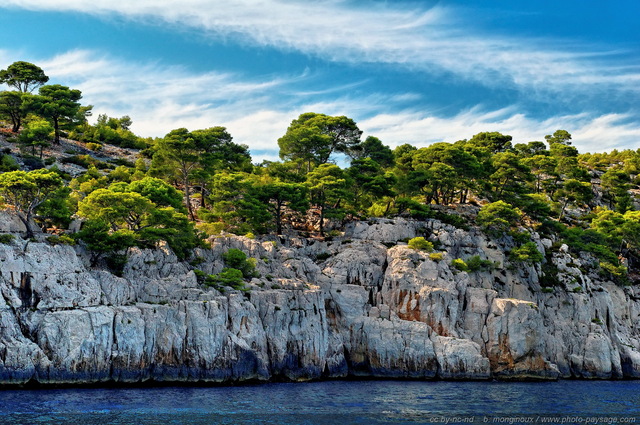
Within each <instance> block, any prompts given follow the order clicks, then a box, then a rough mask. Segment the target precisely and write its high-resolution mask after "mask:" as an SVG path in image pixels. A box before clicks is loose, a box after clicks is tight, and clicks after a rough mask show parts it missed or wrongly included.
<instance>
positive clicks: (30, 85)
mask: <svg viewBox="0 0 640 425" xmlns="http://www.w3.org/2000/svg"><path fill="white" fill-rule="evenodd" d="M47 81H49V77H47V76H46V75H45V73H44V71H43V70H42V68H40V67H39V66H37V65H34V64H32V63H29V62H24V61H18V62H14V63H12V64H11V65H9V66H8V67H7V69H3V70H1V71H0V83H2V84H7V85H8V86H10V87H14V88H16V89H17V90H18V91H20V92H22V93H30V92H32V91H33V90H34V89H35V88H37V87H39V86H41V85H43V84H44V83H46V82H47Z"/></svg>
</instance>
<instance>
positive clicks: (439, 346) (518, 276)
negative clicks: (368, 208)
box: [0, 219, 640, 384]
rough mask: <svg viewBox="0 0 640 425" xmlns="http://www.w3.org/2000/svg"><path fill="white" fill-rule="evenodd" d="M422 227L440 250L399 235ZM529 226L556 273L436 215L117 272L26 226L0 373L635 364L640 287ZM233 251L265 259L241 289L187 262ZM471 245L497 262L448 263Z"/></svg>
mask: <svg viewBox="0 0 640 425" xmlns="http://www.w3.org/2000/svg"><path fill="white" fill-rule="evenodd" d="M5 227H6V229H5V231H12V230H13V228H11V227H10V226H8V225H7V226H5ZM415 236H424V237H426V238H428V239H430V240H431V241H434V242H435V243H436V247H437V251H438V252H441V253H442V258H441V259H439V258H438V256H437V255H435V256H433V255H430V254H429V253H426V252H421V251H416V250H413V249H410V248H409V247H408V246H407V245H406V244H405V243H403V242H400V241H401V240H404V239H406V238H410V237H415ZM533 237H534V240H535V241H536V243H537V244H538V247H539V249H540V250H541V251H545V252H546V253H548V254H549V255H548V256H547V258H548V259H549V261H553V264H554V265H555V266H556V267H557V269H558V276H557V280H558V282H560V286H556V287H554V288H552V289H546V290H542V288H541V284H540V282H541V278H542V276H543V271H542V268H541V265H540V264H534V265H532V264H524V263H511V262H510V261H509V259H508V257H507V255H506V252H507V250H508V249H509V248H510V246H509V244H510V241H509V240H508V238H507V239H504V240H501V241H495V240H491V239H488V238H487V236H485V235H483V234H482V233H481V232H480V231H479V230H477V229H471V230H469V231H464V230H460V229H456V228H454V227H452V226H450V225H446V224H443V223H441V222H439V221H437V220H429V221H425V222H419V221H406V220H402V219H397V220H393V221H391V220H375V221H369V222H364V221H363V222H354V223H351V224H350V225H349V226H348V227H347V229H346V232H345V234H344V235H342V236H340V237H336V238H335V239H334V240H332V241H315V240H309V239H301V238H284V237H283V238H281V239H277V240H270V241H262V242H260V241H257V240H252V239H247V238H244V237H235V236H234V237H218V238H212V239H211V243H212V248H211V249H210V250H200V251H199V252H197V253H196V255H197V256H199V257H201V258H200V259H199V264H197V265H190V264H189V263H188V262H180V261H178V259H177V258H176V256H175V255H174V254H173V253H171V252H170V251H169V250H167V249H157V250H138V249H133V250H131V251H130V252H129V260H128V263H127V265H126V267H125V270H124V273H123V276H122V277H117V276H115V275H113V274H112V273H110V272H108V271H105V270H98V269H94V268H91V267H90V266H89V260H88V259H89V256H88V255H87V254H86V253H84V252H83V250H82V249H81V248H80V247H71V246H65V245H57V246H51V245H49V244H47V243H36V242H26V241H22V240H21V239H19V238H18V239H16V241H14V242H12V243H11V244H5V245H0V293H1V295H2V296H1V297H0V381H1V382H2V383H14V384H20V383H26V382H29V381H36V382H40V383H63V382H64V383H81V382H82V383H86V382H103V381H119V382H138V381H145V380H150V379H153V380H158V381H215V382H232V381H243V380H269V379H284V380H308V379H317V378H331V377H345V376H349V375H351V376H374V377H402V378H421V379H432V378H434V379H435V378H442V379H490V378H504V379H510V378H514V379H528V378H534V379H555V378H557V377H567V378H568V377H579V378H606V379H608V378H622V377H631V378H637V377H639V376H640V321H639V319H640V290H638V289H637V288H636V287H633V286H631V287H620V286H617V285H616V284H614V283H613V282H608V281H603V280H599V278H598V277H597V275H594V274H593V273H592V274H589V273H588V272H587V271H586V268H584V267H581V264H582V263H581V262H586V261H588V259H584V258H574V257H572V256H571V255H570V254H569V253H568V251H567V250H566V249H565V248H566V247H561V248H560V249H559V250H556V252H551V250H550V249H551V247H552V241H551V240H548V239H540V237H539V236H538V235H535V234H534V235H533ZM229 248H239V249H242V250H243V251H244V252H246V253H247V254H248V255H249V256H251V257H254V258H256V259H257V263H258V265H257V270H258V271H259V272H260V274H261V277H260V278H255V279H253V280H252V281H251V283H250V287H251V291H250V292H249V293H247V294H245V293H242V292H240V291H234V290H231V289H229V290H228V291H225V292H224V293H221V292H218V291H217V290H215V289H213V288H209V287H205V286H201V285H200V284H199V283H198V280H197V278H196V275H195V273H194V268H196V267H197V268H198V269H201V270H202V271H204V272H205V273H216V272H219V271H220V270H221V269H222V268H223V266H224V265H223V260H222V254H223V253H224V252H226V251H227V250H228V249H229ZM474 255H479V256H480V257H481V258H482V259H486V260H489V261H491V262H493V263H494V264H495V265H496V266H495V267H492V268H488V269H486V270H478V271H475V272H468V273H467V272H459V271H457V270H456V269H455V268H454V267H452V266H451V260H452V259H455V258H463V259H464V258H469V257H471V256H474Z"/></svg>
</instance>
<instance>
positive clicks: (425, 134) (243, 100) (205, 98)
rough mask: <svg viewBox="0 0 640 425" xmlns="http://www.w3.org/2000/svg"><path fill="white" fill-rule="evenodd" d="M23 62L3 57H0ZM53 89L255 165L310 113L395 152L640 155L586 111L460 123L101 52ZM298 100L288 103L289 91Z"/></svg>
mask: <svg viewBox="0 0 640 425" xmlns="http://www.w3.org/2000/svg"><path fill="white" fill-rule="evenodd" d="M15 58H17V55H16V54H15V53H12V52H10V51H0V59H2V60H6V61H9V60H15ZM36 62H37V63H38V64H40V65H41V66H42V68H43V69H46V70H47V74H48V75H49V76H50V77H51V78H52V82H60V83H62V84H66V85H69V86H72V87H74V88H78V89H80V90H81V91H82V92H83V96H84V98H83V103H86V104H93V105H94V106H95V109H94V110H95V113H96V114H98V113H106V114H108V115H110V116H122V115H129V116H131V117H132V119H133V130H134V131H135V132H136V133H138V134H140V135H142V136H163V135H164V134H166V133H167V132H169V131H170V130H172V129H174V128H178V127H186V128H188V129H190V130H195V129H199V128H207V127H211V126H215V125H222V126H225V127H227V128H228V129H229V131H230V133H231V134H232V135H233V137H234V140H235V141H236V142H238V143H244V144H247V145H248V146H249V147H250V148H251V150H252V152H253V153H254V160H256V161H260V160H262V159H276V158H277V155H278V146H277V139H278V138H279V137H281V136H282V135H283V134H284V133H285V131H286V129H287V127H288V125H289V124H290V122H291V120H293V119H295V118H296V117H297V116H298V115H299V114H301V113H303V112H308V111H314V112H322V113H326V114H329V115H347V116H350V117H352V118H354V119H355V120H356V121H357V122H358V125H359V127H360V128H361V129H362V130H363V131H364V132H365V134H364V135H365V137H366V136H367V135H375V136H377V137H379V138H381V139H382V140H383V142H384V143H386V144H388V145H390V146H397V145H399V144H402V143H411V144H414V145H417V146H426V145H428V144H430V143H433V142H439V141H449V142H453V141H456V140H459V139H463V138H470V137H471V136H473V135H474V134H476V133H479V132H482V131H499V132H502V133H504V134H510V135H512V136H513V137H514V141H515V142H528V141H531V140H544V135H545V134H551V133H552V132H553V131H555V130H557V129H560V128H562V129H566V130H568V131H569V132H571V133H572V134H573V136H574V137H573V138H574V143H575V145H576V146H577V147H578V149H579V150H580V151H581V152H586V151H591V152H596V151H603V150H609V149H613V148H627V147H628V148H634V147H636V146H637V143H638V141H640V128H638V126H637V124H635V123H634V118H635V119H636V122H637V117H634V116H633V115H631V114H628V113H627V114H602V115H598V114H595V115H594V114H592V113H580V114H573V115H563V116H554V117H547V118H543V119H537V118H533V117H530V116H526V115H524V114H522V113H520V112H519V111H520V110H521V108H519V107H518V106H516V105H513V106H509V107H506V108H503V109H498V110H486V109H485V108H483V107H480V106H477V107H474V108H471V109H467V110H464V111H461V112H459V113H457V114H455V115H453V116H443V115H441V114H439V113H438V112H437V111H436V110H433V111H430V110H418V109H417V108H414V109H410V110H400V111H398V110H397V107H395V105H396V104H397V103H396V102H399V103H403V102H405V101H406V100H407V99H409V100H411V99H414V98H415V97H416V96H417V95H416V94H414V93H404V94H402V93H400V94H398V93H390V94H385V93H370V94H369V95H367V96H359V97H353V96H343V97H339V98H333V97H332V98H329V97H327V96H323V95H324V94H326V93H323V92H317V93H315V94H314V93H308V92H307V93H305V95H304V96H302V95H300V96H298V95H297V92H296V91H295V90H296V87H299V86H301V85H302V86H304V85H305V84H300V83H301V82H302V83H304V82H305V79H308V78H313V76H310V75H308V74H304V75H291V76H288V77H283V76H279V77H273V76H265V77H263V78H258V77H254V78H253V79H247V78H246V77H241V76H238V75H235V74H233V73H216V72H205V73H194V72H191V71H189V70H187V69H184V68H182V67H176V66H165V65H161V64H158V63H148V62H147V63H132V62H126V61H122V60H119V59H118V58H114V57H112V56H108V55H103V54H100V53H98V52H94V51H87V50H81V51H77V50H76V51H71V52H67V53H65V54H61V55H58V56H55V57H52V58H39V59H38V60H37V61H36ZM284 92H286V93H289V98H283V93H284Z"/></svg>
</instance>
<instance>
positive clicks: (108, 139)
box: [70, 115, 148, 150]
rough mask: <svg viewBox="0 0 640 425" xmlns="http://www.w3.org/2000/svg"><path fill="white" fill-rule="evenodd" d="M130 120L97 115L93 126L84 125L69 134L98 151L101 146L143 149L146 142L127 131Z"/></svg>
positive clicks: (124, 117) (126, 117)
mask: <svg viewBox="0 0 640 425" xmlns="http://www.w3.org/2000/svg"><path fill="white" fill-rule="evenodd" d="M131 124H132V122H131V118H129V117H128V116H123V117H121V118H111V117H108V116H107V115H99V116H98V121H97V122H96V124H95V125H89V124H86V123H85V124H84V125H82V126H80V127H78V128H77V129H76V130H75V131H74V132H72V133H71V134H70V136H71V137H73V138H75V139H77V140H79V141H81V142H85V143H86V144H87V148H88V149H91V150H94V149H92V147H94V148H96V149H95V150H99V149H100V148H101V147H102V145H103V144H110V145H115V146H120V147H123V148H133V149H144V148H146V147H147V145H148V144H147V141H146V140H145V139H143V138H141V137H138V136H136V135H135V134H133V133H132V132H131V130H129V127H130V126H131Z"/></svg>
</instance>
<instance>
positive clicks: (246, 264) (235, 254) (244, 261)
mask: <svg viewBox="0 0 640 425" xmlns="http://www.w3.org/2000/svg"><path fill="white" fill-rule="evenodd" d="M222 258H223V259H224V263H225V265H226V266H228V267H230V268H232V269H236V270H240V272H241V273H242V276H243V277H244V278H246V279H249V278H252V277H258V276H259V273H258V272H257V271H256V259H255V258H247V254H245V253H244V252H243V251H241V250H239V249H236V248H231V249H229V250H228V251H227V252H225V253H224V254H222Z"/></svg>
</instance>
